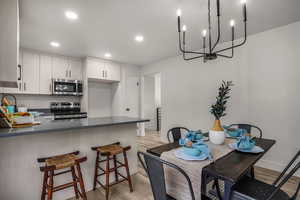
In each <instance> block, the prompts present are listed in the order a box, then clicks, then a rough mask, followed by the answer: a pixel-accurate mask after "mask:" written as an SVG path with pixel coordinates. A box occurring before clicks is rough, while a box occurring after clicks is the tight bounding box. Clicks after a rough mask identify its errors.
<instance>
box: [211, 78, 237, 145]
mask: <svg viewBox="0 0 300 200" xmlns="http://www.w3.org/2000/svg"><path fill="white" fill-rule="evenodd" d="M232 86H233V83H232V81H222V84H221V86H220V87H219V89H218V96H217V97H216V103H215V104H213V105H211V107H210V113H211V114H213V115H214V117H215V122H214V126H213V128H212V129H211V131H210V137H211V136H212V137H214V136H213V135H216V134H218V133H219V134H223V135H224V129H223V128H222V126H221V121H220V119H221V118H222V117H224V116H226V112H225V111H226V108H227V107H226V104H227V102H228V100H229V98H230V96H229V93H230V90H231V87H232ZM211 133H212V134H211ZM216 137H219V138H220V136H219V135H217V136H216ZM224 139H225V138H224ZM224 139H223V140H224ZM212 140H214V139H213V138H212ZM212 142H213V143H220V142H221V139H220V141H219V142H214V141H212ZM223 142H224V141H223ZM223 142H222V143H223Z"/></svg>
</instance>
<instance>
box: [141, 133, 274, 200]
mask: <svg viewBox="0 0 300 200" xmlns="http://www.w3.org/2000/svg"><path fill="white" fill-rule="evenodd" d="M253 140H254V141H255V143H256V145H257V146H259V147H261V148H262V149H263V150H264V152H261V153H255V154H253V153H244V152H239V151H236V150H234V151H231V152H230V153H228V154H226V155H224V156H222V157H220V158H218V159H216V160H213V161H211V162H210V163H209V164H208V165H206V166H204V167H203V168H202V172H201V180H199V181H200V182H201V199H202V200H204V199H205V200H206V199H210V198H209V195H208V193H210V194H214V195H215V196H217V197H219V199H221V200H230V198H231V194H232V187H233V186H234V185H235V184H236V183H237V182H238V181H239V180H240V179H241V178H242V177H243V176H245V175H247V174H250V175H252V176H253V175H254V165H255V164H256V163H257V162H258V161H259V160H260V159H261V158H262V157H263V156H264V155H265V154H266V153H267V152H268V151H269V150H270V149H271V147H272V146H273V145H274V144H275V143H276V141H275V140H273V139H266V138H253ZM180 147H181V146H180V145H179V143H178V142H172V143H167V144H163V145H160V146H157V147H153V148H150V149H147V152H148V153H150V154H152V155H155V156H158V157H161V155H162V154H163V153H165V152H169V151H172V150H174V149H178V148H180ZM174 164H176V163H174ZM217 180H222V181H223V182H224V193H223V194H221V193H220V191H213V190H211V191H207V185H208V183H210V182H211V181H215V183H216V184H218V181H217ZM199 189H200V188H199ZM216 189H219V188H218V185H217V187H216ZM194 190H195V189H194Z"/></svg>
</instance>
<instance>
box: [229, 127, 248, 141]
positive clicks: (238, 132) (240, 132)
mask: <svg viewBox="0 0 300 200" xmlns="http://www.w3.org/2000/svg"><path fill="white" fill-rule="evenodd" d="M223 128H224V131H225V133H226V134H227V135H229V137H235V138H237V137H241V136H243V135H245V134H246V133H247V131H246V130H245V129H241V128H237V129H234V130H231V129H230V126H223Z"/></svg>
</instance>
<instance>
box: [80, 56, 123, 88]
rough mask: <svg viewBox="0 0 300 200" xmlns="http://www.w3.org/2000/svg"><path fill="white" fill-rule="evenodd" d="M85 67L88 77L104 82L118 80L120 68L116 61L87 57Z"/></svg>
mask: <svg viewBox="0 0 300 200" xmlns="http://www.w3.org/2000/svg"><path fill="white" fill-rule="evenodd" d="M86 67H87V77H88V79H92V80H96V81H97V80H98V81H104V82H119V81H120V74H121V72H120V71H121V69H120V65H119V64H118V63H115V62H112V61H105V60H101V59H94V58H87V60H86Z"/></svg>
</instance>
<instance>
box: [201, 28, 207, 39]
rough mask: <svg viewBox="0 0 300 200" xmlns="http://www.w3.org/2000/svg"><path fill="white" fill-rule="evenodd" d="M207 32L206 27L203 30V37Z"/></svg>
mask: <svg viewBox="0 0 300 200" xmlns="http://www.w3.org/2000/svg"><path fill="white" fill-rule="evenodd" d="M206 34H207V30H206V29H204V30H203V31H202V36H203V37H206Z"/></svg>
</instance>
